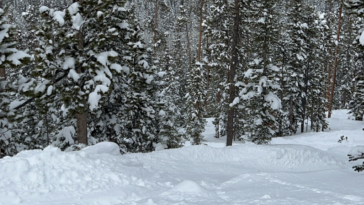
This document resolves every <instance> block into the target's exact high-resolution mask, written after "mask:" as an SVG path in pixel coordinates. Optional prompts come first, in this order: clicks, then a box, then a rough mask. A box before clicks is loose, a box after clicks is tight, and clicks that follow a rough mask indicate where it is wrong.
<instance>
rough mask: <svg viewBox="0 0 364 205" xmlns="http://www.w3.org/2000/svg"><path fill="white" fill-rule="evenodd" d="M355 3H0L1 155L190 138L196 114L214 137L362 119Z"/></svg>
mask: <svg viewBox="0 0 364 205" xmlns="http://www.w3.org/2000/svg"><path fill="white" fill-rule="evenodd" d="M363 4H364V3H361V1H355V0H347V1H345V2H341V1H333V0H326V1H304V0H289V1H287V0H278V1H271V0H257V1H249V0H234V1H228V0H167V1H165V0H164V1H162V0H116V1H115V0H101V1H100V0H72V1H71V0H64V1H53V0H49V1H43V0H28V1H17V0H16V1H6V0H5V1H1V3H0V8H1V9H0V57H1V58H0V77H1V79H0V81H1V87H0V95H1V99H0V109H1V110H0V147H1V152H2V155H14V154H16V153H17V152H19V151H21V150H25V149H39V148H44V147H46V146H48V145H50V144H52V145H54V146H58V147H60V148H61V149H63V150H65V149H79V148H80V147H82V146H84V145H89V144H94V143H97V142H100V141H112V142H115V143H117V144H118V145H119V146H120V149H121V151H123V152H124V153H126V152H149V151H153V150H155V149H161V148H163V149H167V148H177V147H180V146H183V144H184V143H185V141H190V142H191V143H192V144H196V145H197V144H201V143H203V136H202V135H201V133H202V132H203V131H204V127H205V123H206V120H205V119H206V118H214V121H213V123H214V125H215V129H216V136H215V137H217V138H226V145H227V146H229V145H232V142H233V141H234V140H242V141H252V142H254V143H257V144H266V143H269V142H270V140H271V139H272V138H273V137H284V136H289V135H293V134H295V133H297V132H306V131H311V130H313V131H315V132H320V131H324V130H325V129H326V128H328V123H327V121H326V120H325V118H326V117H331V113H332V110H334V109H343V108H345V109H350V110H351V111H350V112H351V113H352V114H353V115H354V116H355V118H356V120H363V114H364V112H363V111H364V109H363V105H364V103H363V97H362V96H363V89H362V86H363V85H364V84H363V82H364V81H363V79H364V77H363V75H364V73H363V69H362V67H363V57H362V55H363V54H362V52H361V51H362V46H363V45H364V40H363V37H362V35H361V33H362V28H363V26H362V24H363V23H362V13H361V8H362V7H363ZM326 113H328V116H326Z"/></svg>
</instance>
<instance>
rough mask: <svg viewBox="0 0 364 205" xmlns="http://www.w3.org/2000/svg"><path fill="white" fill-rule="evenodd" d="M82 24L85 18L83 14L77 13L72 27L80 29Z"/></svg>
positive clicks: (73, 18) (73, 17)
mask: <svg viewBox="0 0 364 205" xmlns="http://www.w3.org/2000/svg"><path fill="white" fill-rule="evenodd" d="M82 24H83V18H82V16H81V14H79V13H77V14H76V15H75V16H72V28H74V29H76V30H80V28H81V25H82Z"/></svg>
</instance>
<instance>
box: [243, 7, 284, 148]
mask: <svg viewBox="0 0 364 205" xmlns="http://www.w3.org/2000/svg"><path fill="white" fill-rule="evenodd" d="M275 5H276V3H275V2H272V1H269V0H262V1H254V2H251V3H250V4H249V10H250V11H251V13H250V19H251V26H252V27H254V28H255V29H254V31H252V32H254V33H253V34H252V36H253V37H254V38H253V39H252V40H253V44H252V47H253V49H251V52H252V54H251V58H250V62H249V65H248V70H247V71H246V72H245V76H244V78H243V79H242V81H241V82H240V85H241V87H242V88H241V91H240V96H239V97H240V99H241V101H243V102H241V103H242V105H243V106H242V107H243V110H244V112H245V113H247V115H246V116H245V118H243V119H244V131H245V132H246V133H245V134H246V135H247V137H248V139H249V140H251V141H253V142H255V143H257V144H264V143H268V142H269V141H270V140H271V138H272V137H274V136H276V133H277V132H278V122H277V120H276V118H277V115H278V110H279V109H280V108H281V102H280V99H279V98H278V96H277V95H276V91H277V89H278V88H279V85H278V82H277V81H276V79H277V73H278V71H279V69H278V67H277V66H276V64H277V59H275V48H276V45H277V42H278V27H277V26H278V15H277V13H275Z"/></svg>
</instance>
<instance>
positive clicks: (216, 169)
mask: <svg viewBox="0 0 364 205" xmlns="http://www.w3.org/2000/svg"><path fill="white" fill-rule="evenodd" d="M346 113H347V111H346V110H340V111H334V114H333V118H332V119H329V122H330V129H328V130H327V131H325V132H321V133H312V132H309V133H302V134H298V135H295V136H292V137H286V138H276V139H274V140H273V141H272V144H271V145H264V146H257V145H253V144H242V143H241V142H236V144H237V145H236V146H232V147H227V148H226V147H224V144H225V139H224V138H222V139H215V138H213V135H214V127H213V125H212V124H211V119H209V120H208V121H209V123H208V124H207V127H206V128H207V129H206V132H205V133H204V135H205V136H206V140H207V142H206V144H207V145H201V146H187V147H184V148H181V149H174V150H163V151H157V152H153V153H148V154H127V155H122V156H121V155H120V154H119V153H118V152H117V147H115V145H114V144H112V143H101V144H98V145H95V146H92V147H88V148H87V149H85V150H82V151H78V152H61V151H60V150H58V149H57V148H54V147H48V148H46V149H45V150H43V151H42V150H33V151H25V152H21V153H19V154H18V155H16V156H14V157H11V158H10V157H7V158H4V159H1V160H0V204H1V205H11V204H26V205H122V204H128V205H129V204H130V205H135V204H140V205H153V204H154V205H172V204H175V205H189V204H200V205H222V204H226V205H232V204H235V205H246V204H254V205H259V204H261V205H263V204H274V205H292V204H294V205H300V204H302V205H314V204H317V205H323V204H333V205H340V204H342V205H350V204H355V205H356V204H364V194H363V190H364V183H363V180H364V173H357V172H354V171H353V170H352V169H351V167H352V166H353V165H356V164H359V163H360V162H354V163H349V162H348V157H347V153H348V152H349V151H350V150H351V149H352V148H353V147H355V146H357V145H364V132H363V130H362V128H363V127H364V123H363V122H356V121H353V120H350V119H348V115H347V114H346ZM343 135H344V136H345V137H348V140H344V141H343V142H342V143H338V140H339V138H340V136H343Z"/></svg>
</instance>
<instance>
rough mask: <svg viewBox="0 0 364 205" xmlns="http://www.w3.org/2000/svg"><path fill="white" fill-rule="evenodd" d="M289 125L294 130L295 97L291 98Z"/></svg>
mask: <svg viewBox="0 0 364 205" xmlns="http://www.w3.org/2000/svg"><path fill="white" fill-rule="evenodd" d="M289 104H290V105H289V126H290V127H291V131H293V97H292V96H291V97H290V98H289Z"/></svg>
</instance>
